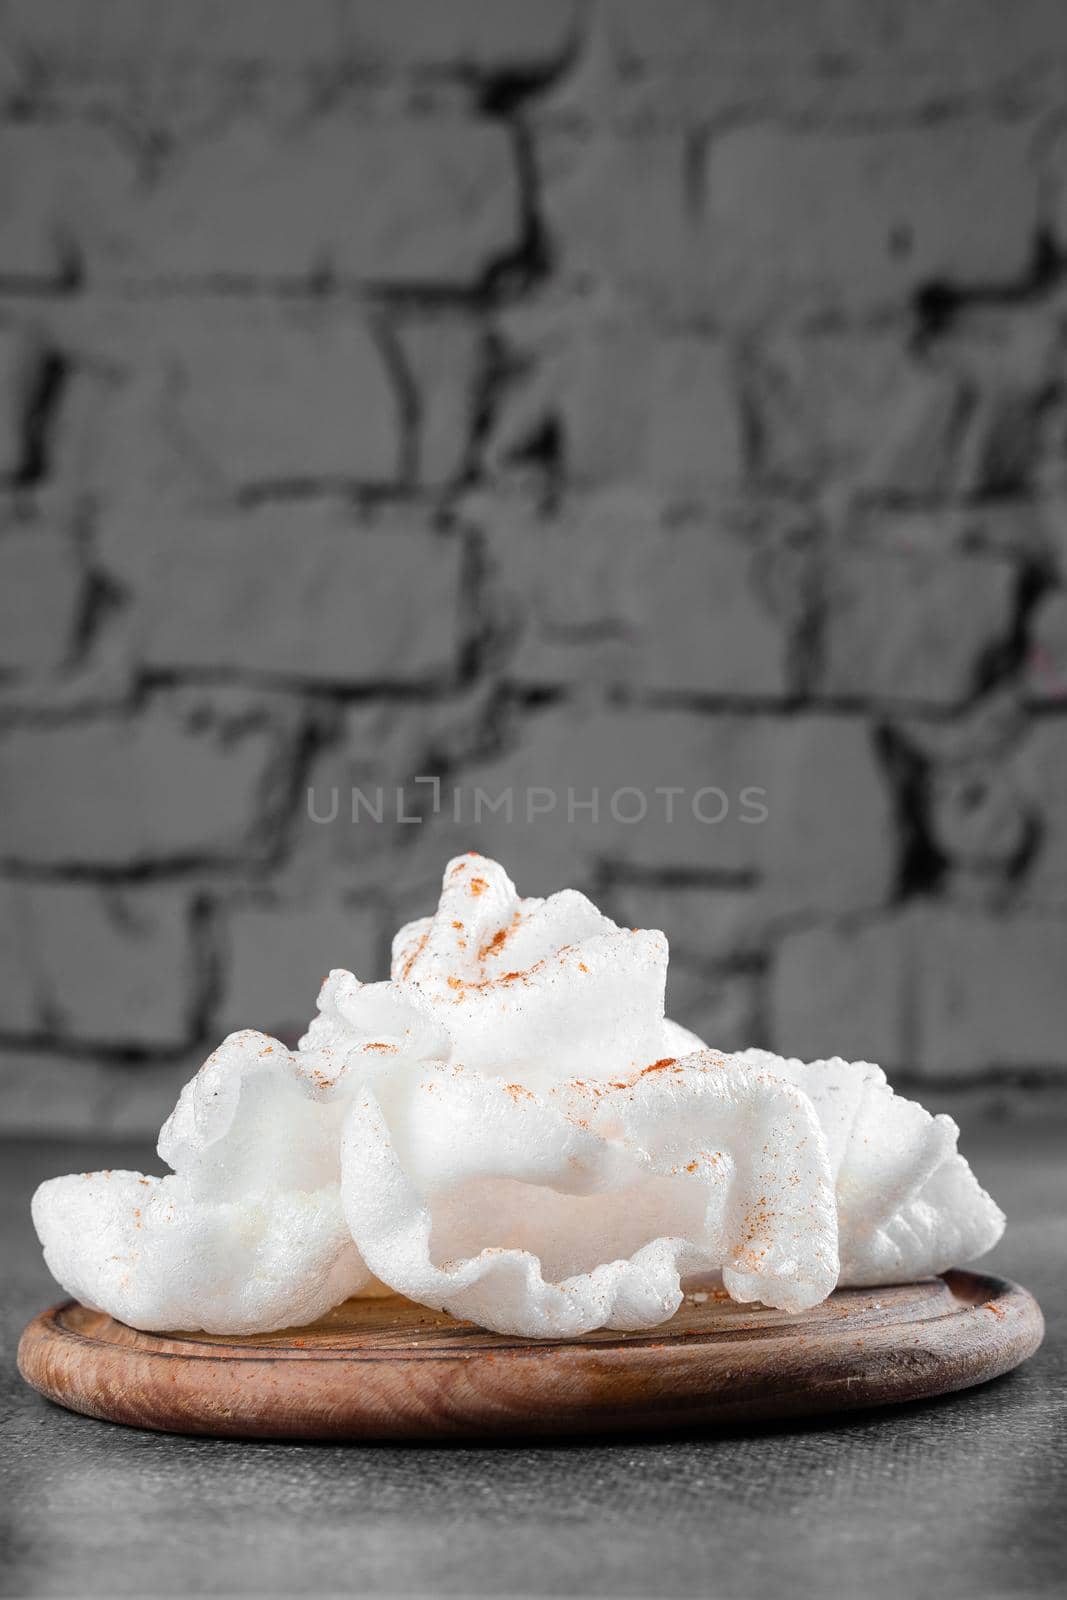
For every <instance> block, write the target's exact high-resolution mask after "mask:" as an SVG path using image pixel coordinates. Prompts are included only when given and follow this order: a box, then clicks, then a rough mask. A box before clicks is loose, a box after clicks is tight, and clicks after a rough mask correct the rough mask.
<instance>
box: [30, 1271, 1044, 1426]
mask: <svg viewBox="0 0 1067 1600" xmlns="http://www.w3.org/2000/svg"><path fill="white" fill-rule="evenodd" d="M1043 1332H1044V1325H1043V1322H1042V1318H1041V1312H1040V1310H1039V1308H1038V1306H1037V1302H1036V1301H1035V1300H1034V1299H1033V1297H1032V1296H1031V1295H1030V1294H1029V1293H1028V1292H1027V1291H1026V1290H1025V1289H1021V1288H1019V1287H1018V1285H1016V1284H1013V1283H1010V1282H1008V1281H1007V1280H1005V1279H1001V1278H993V1277H986V1276H984V1275H981V1274H978V1273H971V1272H950V1273H947V1274H946V1275H945V1277H944V1278H936V1279H930V1280H927V1281H925V1282H922V1283H916V1284H908V1285H903V1286H900V1285H898V1286H895V1287H889V1288H883V1289H874V1290H867V1289H845V1290H838V1291H837V1292H836V1293H835V1294H834V1295H832V1296H831V1297H830V1299H829V1300H828V1301H826V1302H825V1303H824V1304H823V1305H820V1306H817V1307H815V1308H814V1309H813V1310H812V1311H810V1312H806V1313H804V1314H803V1315H800V1316H787V1315H786V1314H785V1313H783V1312H778V1311H771V1310H768V1309H767V1308H766V1307H762V1306H739V1305H736V1304H735V1303H734V1302H733V1301H731V1300H729V1299H727V1298H726V1297H725V1296H724V1294H723V1292H722V1290H721V1289H718V1288H716V1287H714V1286H711V1285H709V1286H707V1287H706V1288H704V1289H698V1290H695V1291H691V1292H690V1294H689V1295H687V1297H686V1300H685V1302H684V1304H683V1305H682V1307H681V1308H680V1309H679V1311H678V1313H677V1314H676V1316H675V1317H673V1318H672V1320H671V1321H670V1322H668V1323H665V1324H664V1325H663V1326H662V1327H661V1328H656V1329H653V1330H651V1331H650V1332H645V1333H634V1334H620V1333H616V1332H610V1331H602V1332H600V1333H596V1334H592V1335H590V1336H589V1337H587V1338H585V1339H580V1340H569V1341H558V1342H557V1341H552V1340H543V1341H539V1342H536V1343H531V1342H529V1341H525V1340H519V1339H514V1338H509V1337H504V1336H501V1335H498V1334H492V1333H487V1332H486V1331H485V1330H484V1329H482V1328H478V1327H476V1326H474V1325H473V1324H472V1323H466V1322H456V1321H454V1320H453V1319H452V1318H451V1317H448V1316H446V1315H444V1314H443V1313H438V1312H433V1311H430V1310H428V1309H427V1308H425V1307H423V1306H418V1305H414V1304H413V1303H412V1302H410V1301H407V1300H403V1299H400V1298H398V1297H395V1296H389V1297H387V1298H382V1299H368V1300H349V1301H347V1302H346V1303H345V1304H344V1305H343V1306H339V1307H338V1308H337V1309H336V1310H335V1311H333V1312H331V1313H330V1315H329V1316H328V1317H325V1318H323V1319H322V1320H321V1321H320V1322H318V1323H316V1324H314V1325H313V1326H312V1327H308V1328H296V1329H289V1330H286V1331H285V1332H282V1333H272V1334H259V1335H253V1336H248V1337H244V1338H219V1337H216V1336H213V1335H208V1334H174V1335H170V1336H167V1335H161V1334H149V1333H139V1332H137V1331H136V1330H134V1329H132V1328H128V1327H126V1326H124V1325H123V1324H122V1323H118V1322H115V1321H113V1320H112V1318H110V1317H109V1316H107V1315H106V1314H105V1313H103V1312H96V1311H89V1310H87V1309H86V1308H85V1307H84V1306H81V1305H78V1304H77V1303H76V1302H74V1301H67V1302H66V1303H64V1304H62V1305H59V1306H55V1307H53V1308H52V1309H51V1310H50V1311H46V1312H43V1313H42V1314H41V1315H40V1316H39V1317H37V1318H35V1320H34V1321H33V1322H31V1324H30V1325H29V1327H28V1328H27V1329H26V1331H25V1333H24V1334H23V1336H22V1340H21V1343H20V1345H19V1358H18V1359H19V1368H20V1370H21V1372H22V1374H23V1376H24V1378H25V1379H26V1380H27V1382H28V1383H30V1384H32V1385H33V1387H34V1388H35V1389H38V1390H39V1391H40V1392H41V1393H42V1394H44V1395H46V1396H47V1397H48V1398H49V1399H51V1400H55V1401H57V1402H58V1403H59V1404H60V1405H63V1406H66V1407H68V1408H69V1409H70V1410H73V1411H79V1412H82V1413H84V1414H85V1415H87V1416H91V1417H100V1418H105V1419H108V1420H110V1421H113V1422H123V1423H130V1424H133V1425H135V1426H138V1427H143V1428H154V1429H157V1430H161V1431H164V1432H172V1433H192V1434H211V1435H216V1436H232V1437H265V1438H294V1439H295V1438H302V1439H363V1440H386V1439H392V1440H403V1439H418V1440H435V1439H447V1438H453V1439H462V1438H467V1439H472V1438H487V1437H492V1436H500V1437H512V1438H514V1437H521V1436H536V1435H552V1434H577V1433H605V1432H612V1431H619V1430H624V1429H642V1428H655V1429H663V1428H671V1427H683V1426H692V1425H696V1424H731V1425H735V1426H736V1425H737V1424H744V1423H746V1422H750V1421H752V1422H756V1421H759V1422H762V1421H767V1420H772V1419H779V1418H784V1417H796V1416H804V1415H814V1414H819V1413H830V1412H835V1411H841V1410H851V1409H855V1408H857V1407H862V1406H875V1405H886V1404H890V1403H893V1402H897V1401H903V1400H914V1399H919V1398H928V1397H930V1396H932V1395H939V1394H945V1393H948V1392H949V1391H951V1390H956V1389H965V1388H970V1387H971V1386H972V1385H974V1384H977V1383H983V1382H985V1381H986V1380H987V1379H989V1378H993V1377H997V1376H998V1375H999V1374H1000V1373H1003V1372H1007V1371H1009V1370H1010V1369H1011V1368H1012V1367H1015V1366H1017V1365H1018V1364H1019V1363H1020V1362H1021V1361H1024V1360H1025V1359H1026V1358H1027V1357H1028V1356H1030V1355H1032V1354H1033V1353H1034V1351H1035V1350H1036V1349H1037V1347H1038V1345H1039V1344H1040V1343H1041V1339H1042V1336H1043Z"/></svg>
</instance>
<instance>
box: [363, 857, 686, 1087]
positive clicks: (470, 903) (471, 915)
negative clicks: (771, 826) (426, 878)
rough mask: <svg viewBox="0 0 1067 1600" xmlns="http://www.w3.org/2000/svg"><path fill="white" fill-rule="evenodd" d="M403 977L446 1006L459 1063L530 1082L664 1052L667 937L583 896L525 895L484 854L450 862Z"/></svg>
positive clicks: (403, 964)
mask: <svg viewBox="0 0 1067 1600" xmlns="http://www.w3.org/2000/svg"><path fill="white" fill-rule="evenodd" d="M392 975H393V979H394V982H395V983H397V984H399V985H400V987H401V988H402V989H403V990H404V991H405V992H406V993H413V994H417V995H419V996H420V997H422V998H423V999H424V1000H426V1001H428V1002H429V1003H430V1005H431V1006H432V1007H433V1008H434V1011H435V1013H436V1014H437V1016H438V1017H439V1019H440V1021H441V1024H442V1025H443V1027H444V1028H445V1029H446V1030H447V1032H448V1035H449V1037H450V1039H451V1042H452V1060H454V1061H459V1062H462V1063H463V1065H464V1066H466V1067H469V1068H472V1069H474V1070H475V1071H477V1072H484V1073H506V1074H507V1075H508V1076H509V1077H511V1078H513V1079H514V1078H521V1079H522V1081H523V1082H524V1083H527V1084H529V1085H530V1086H536V1085H539V1084H546V1083H548V1082H550V1081H552V1080H553V1079H559V1078H561V1077H567V1076H570V1075H572V1074H574V1073H576V1072H581V1073H583V1074H586V1075H591V1076H597V1077H610V1076H613V1075H618V1074H619V1073H621V1072H626V1071H631V1070H633V1069H634V1068H635V1067H637V1066H639V1065H641V1063H643V1062H646V1061H652V1060H654V1059H655V1058H656V1057H657V1056H658V1055H660V1054H662V1053H663V1048H664V1021H663V993H664V988H665V985H666V978H667V941H666V939H665V938H664V936H663V935H662V934H661V933H657V932H655V931H650V930H647V929H631V928H618V927H616V925H615V924H614V923H613V922H612V921H611V920H610V919H609V918H608V917H605V916H602V915H601V913H600V912H599V911H598V910H597V909H596V907H595V906H594V905H593V904H592V902H591V901H589V900H587V899H586V897H585V896H584V895H582V894H578V893H577V892H576V891H574V890H571V889H566V890H564V891H563V892H562V893H560V894H554V895H551V896H550V897H549V898H548V899H547V900H537V899H521V898H520V897H519V895H518V894H517V893H516V891H515V886H514V884H513V883H512V882H511V880H510V878H509V877H508V875H507V873H506V872H505V871H504V869H503V867H501V866H499V865H498V864H497V863H496V862H495V861H489V860H487V859H486V858H485V857H484V856H479V855H469V856H459V857H457V858H456V859H455V860H454V861H452V862H450V863H449V865H448V867H447V869H446V871H445V877H444V886H443V889H442V892H441V899H440V903H439V905H438V908H437V911H436V912H435V913H434V915H433V917H429V918H424V919H422V920H421V921H419V922H412V923H409V924H408V925H407V927H405V928H402V929H401V930H400V932H399V933H398V934H397V936H396V939H395V940H394V942H393V964H392Z"/></svg>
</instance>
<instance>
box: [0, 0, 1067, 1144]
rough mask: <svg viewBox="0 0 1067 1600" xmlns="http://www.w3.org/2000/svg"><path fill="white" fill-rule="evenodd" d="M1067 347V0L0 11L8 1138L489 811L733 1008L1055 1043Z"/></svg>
mask: <svg viewBox="0 0 1067 1600" xmlns="http://www.w3.org/2000/svg"><path fill="white" fill-rule="evenodd" d="M1065 377H1067V11H1065V10H1064V7H1063V4H1062V0H1015V3H1014V4H1012V5H1011V6H1008V5H1005V4H1002V3H1000V0H896V3H894V4H885V3H879V0H852V3H851V4H846V5H842V4H840V3H837V0H800V3H797V0H749V3H748V4H744V5H742V4H737V3H734V0H602V3H600V4H593V3H590V4H585V3H582V0H536V3H534V0H491V3H490V0H389V3H388V4H382V3H380V0H187V3H185V4H182V5H174V4H173V3H170V0H7V3H6V4H5V5H4V6H3V7H2V9H0V475H2V480H3V482H2V489H0V496H2V507H3V516H2V526H0V805H2V809H3V822H4V833H3V846H2V867H0V1114H2V1117H3V1120H4V1122H5V1124H6V1125H7V1126H11V1127H16V1128H25V1129H33V1128H66V1129H86V1128H94V1129H100V1130H105V1129H108V1130H114V1131H118V1132H122V1131H141V1130H144V1129H147V1128H152V1127H154V1126H155V1124H156V1122H158V1118H159V1115H160V1114H161V1111H162V1110H163V1109H165V1108H166V1106H167V1104H168V1102H169V1100H170V1099H171V1097H172V1096H173V1092H174V1090H175V1087H176V1085H177V1084H178V1083H179V1082H180V1081H181V1079H182V1077H183V1076H184V1075H185V1074H187V1072H188V1071H189V1070H190V1069H191V1068H192V1067H193V1066H194V1065H195V1064H196V1063H197V1061H198V1060H199V1059H200V1057H201V1056H202V1055H203V1053H204V1052H205V1050H206V1049H207V1048H208V1047H210V1045H211V1044H212V1043H213V1042H214V1041H215V1040H216V1039H217V1037H218V1036H219V1035H220V1034H221V1033H222V1032H224V1031H226V1030H227V1029H229V1028H233V1027H238V1026H243V1025H248V1024H255V1025H258V1026H261V1027H264V1028H266V1029H270V1030H274V1031H280V1032H282V1033H283V1034H289V1033H291V1032H293V1031H294V1030H295V1029H296V1028H298V1027H299V1026H300V1024H301V1023H302V1022H303V1020H304V1019H305V1018H306V1016H307V1015H308V1012H309V1009H310V1007H311V1005H312V1001H313V997H314V993H315V989H316V985H317V981H318V979H319V977H320V976H321V974H322V973H323V972H324V971H325V969H326V967H327V966H328V965H330V964H344V965H347V966H350V967H352V968H354V969H355V970H356V971H357V972H359V973H360V974H361V975H362V976H365V977H372V976H381V975H383V974H384V971H385V962H386V952H387V940H388V935H389V933H390V931H391V929H392V928H393V927H394V926H395V925H396V923H397V922H398V921H399V920H401V919H402V918H405V917H407V916H409V915H412V914H415V913H417V912H421V911H424V910H425V909H427V907H428V906H429V904H430V903H431V902H432V899H433V896H434V888H435V881H436V879H437V878H438V876H439V873H440V870H441V867H442V865H443V863H444V861H445V859H446V858H447V856H448V855H449V854H450V853H452V852H454V851H455V850H457V849H466V848H471V847H477V848H482V849H485V850H486V851H488V852H490V853H494V854H498V855H499V856H500V857H501V859H503V860H504V861H505V862H506V863H507V864H508V865H509V867H510V869H511V870H512V873H513V875H514V876H516V877H517V878H518V880H519V882H520V886H521V887H523V888H525V889H526V890H527V891H529V892H547V891H549V890H550V889H553V888H557V887H560V886H562V885H563V884H574V885H576V886H579V887H582V888H585V889H587V890H588V891H589V892H591V893H593V894H595V895H596V896H597V897H598V898H599V899H600V900H601V901H602V902H603V903H604V904H605V906H606V907H607V908H608V909H609V910H611V911H612V912H613V913H614V914H615V915H617V916H618V917H620V918H625V919H627V920H629V921H631V922H633V923H641V924H645V925H656V926H660V927H663V928H664V929H665V930H666V931H667V933H668V934H669V936H670V938H671V942H672V946H673V949H674V964H673V975H672V994H671V1002H672V1007H673V1009H674V1011H675V1013H676V1014H677V1015H678V1016H679V1018H680V1019H681V1020H684V1021H687V1022H689V1023H690V1024H691V1025H693V1026H694V1027H696V1028H697V1029H699V1030H701V1031H702V1032H704V1033H705V1034H706V1035H708V1036H710V1037H711V1038H712V1039H713V1040H714V1042H715V1043H717V1044H720V1045H723V1046H727V1047H728V1046H734V1045H743V1044H759V1045H771V1046H773V1047H777V1048H782V1049H787V1050H790V1051H794V1052H796V1053H801V1054H816V1053H826V1052H832V1051H839V1052H842V1053H845V1054H853V1055H865V1056H868V1057H873V1058H875V1059H880V1060H882V1061H883V1062H884V1063H885V1064H886V1065H887V1066H889V1067H892V1068H894V1069H896V1070H897V1072H898V1073H899V1074H900V1075H901V1076H903V1077H905V1078H906V1077H911V1078H915V1077H922V1078H925V1079H926V1080H928V1081H930V1082H936V1083H937V1084H939V1085H942V1086H944V1085H945V1084H947V1083H949V1082H951V1083H955V1084H962V1082H964V1081H965V1080H973V1081H979V1080H990V1079H996V1078H998V1077H1000V1078H1001V1079H1003V1080H1005V1081H1007V1080H1018V1079H1020V1078H1021V1079H1023V1080H1025V1081H1027V1082H1039V1081H1048V1080H1049V1079H1050V1078H1055V1077H1056V1075H1062V1074H1063V1069H1064V1045H1063V1041H1064V1038H1065V1037H1067V983H1065V981H1064V979H1065V977H1067V966H1065V958H1067V716H1065V715H1064V713H1065V710H1067V599H1065V594H1064V588H1063V580H1064V570H1065V563H1067V384H1065ZM430 778H434V779H437V780H439V781H438V783H437V784H436V785H434V784H431V783H429V782H428V781H427V780H428V779H430ZM418 780H422V781H418ZM756 792H758V795H759V806H760V807H761V808H763V809H765V811H766V816H765V817H764V818H763V819H762V820H759V816H758V815H757V814H754V813H755V807H754V806H753V804H752V796H753V795H754V794H756ZM746 795H747V796H748V800H747V802H746V799H745V797H746ZM354 797H355V801H354ZM353 801H354V803H355V806H356V811H357V818H356V820H353V816H352V808H353ZM746 805H747V807H748V809H747V811H746ZM375 808H377V811H378V813H379V814H380V820H375V818H374V816H372V815H371V813H372V812H373V811H374V810H375ZM509 808H510V811H511V814H510V815H509V814H508V810H509ZM723 808H725V815H723V816H721V817H717V815H716V814H717V812H718V811H720V810H722V809H723ZM335 811H336V814H334V812H335ZM594 811H595V813H596V814H594Z"/></svg>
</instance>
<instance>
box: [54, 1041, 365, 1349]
mask: <svg viewBox="0 0 1067 1600" xmlns="http://www.w3.org/2000/svg"><path fill="white" fill-rule="evenodd" d="M343 1111H344V1107H343V1104H342V1103H340V1102H339V1101H337V1102H331V1101H330V1100H329V1099H328V1098H327V1097H326V1096H325V1095H324V1093H323V1090H322V1089H321V1087H320V1086H319V1085H318V1084H316V1083H315V1082H314V1081H313V1080H312V1079H310V1078H309V1077H307V1076H306V1075H305V1074H304V1073H303V1072H302V1071H301V1070H300V1067H299V1065H298V1062H297V1058H296V1057H294V1056H293V1055H291V1054H290V1052H289V1051H288V1050H287V1049H286V1048H285V1046H284V1045H283V1044H281V1043H280V1042H279V1041H278V1040H277V1039H271V1038H268V1037H267V1035H266V1034H261V1033H254V1032H251V1031H246V1032H243V1033H236V1034H231V1035H230V1036H229V1038H228V1039H226V1040H225V1041H224V1042H223V1044H222V1045H220V1046H219V1048H218V1050H216V1051H215V1052H214V1053H213V1054H212V1055H211V1056H210V1057H209V1058H208V1060H207V1061H206V1062H205V1063H204V1066H203V1067H202V1068H201V1069H200V1071H199V1072H198V1073H197V1075H196V1077H195V1078H193V1079H192V1081H191V1082H190V1083H188V1084H186V1086H185V1088H184V1089H183V1090H182V1093H181V1097H180V1099H179V1101H178V1104H177V1106H176V1107H175V1109H174V1111H173V1112H172V1114H171V1116H170V1117H169V1118H168V1120H167V1122H166V1123H165V1124H164V1127H163V1131H162V1133H161V1134H160V1139H159V1153H160V1155H161V1156H162V1158H163V1159H164V1160H165V1161H167V1162H169V1163H170V1165H171V1166H173V1167H174V1169H175V1172H174V1174H172V1175H169V1176H167V1177H165V1178H146V1177H144V1176H143V1175H142V1174H140V1173H136V1172H112V1173H86V1174H81V1175H75V1176H71V1177H66V1178H54V1179H52V1180H51V1182H48V1183H44V1184H42V1185H41V1187H40V1188H39V1189H38V1190H37V1193H36V1194H35V1195H34V1199H33V1220H34V1225H35V1227H36V1229H37V1233H38V1236H39V1238H40V1240H41V1243H42V1245H43V1246H44V1252H45V1260H46V1262H47V1264H48V1267H49V1270H50V1271H51V1272H52V1274H53V1276H54V1277H55V1278H56V1279H58V1281H59V1282H60V1283H61V1284H62V1286H63V1287H64V1289H66V1290H67V1292H68V1293H69V1294H72V1295H74V1296H75V1297H76V1298H78V1299H79V1300H81V1301H83V1303H85V1304H86V1305H90V1306H93V1307H95V1308H97V1309H99V1310H103V1311H107V1312H109V1313H110V1314H111V1315H112V1316H114V1317H117V1318H118V1319H119V1320H120V1321H123V1322H129V1323H131V1324H133V1325H134V1326H136V1327H139V1328H148V1329H179V1328H187V1329H196V1328H204V1329H208V1330H210V1331H211V1332H213V1333H249V1332H257V1331H265V1330H267V1329H270V1328H282V1327H287V1326H293V1325H297V1324H302V1323H306V1322H310V1321H314V1319H315V1318H316V1317H319V1316H322V1315H323V1314H324V1313H325V1312H326V1311H328V1310H330V1309H331V1308H332V1307H333V1306H335V1305H337V1304H338V1303H339V1302H340V1301H341V1300H344V1299H346V1298H347V1297H348V1296H349V1295H352V1294H355V1293H356V1292H357V1291H358V1290H359V1289H360V1288H361V1287H362V1285H363V1284H364V1283H365V1282H366V1281H367V1278H368V1273H367V1270H366V1268H365V1267H364V1265H363V1263H362V1261H361V1260H360V1257H359V1252H358V1251H357V1250H356V1248H355V1246H354V1244H353V1243H352V1236H351V1234H350V1232H349V1231H348V1228H347V1227H346V1225H345V1222H344V1217H343V1214H342V1210H341V1205H340V1196H339V1188H338V1181H339V1176H340V1170H339V1143H340V1127H341V1120H342V1116H343Z"/></svg>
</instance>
